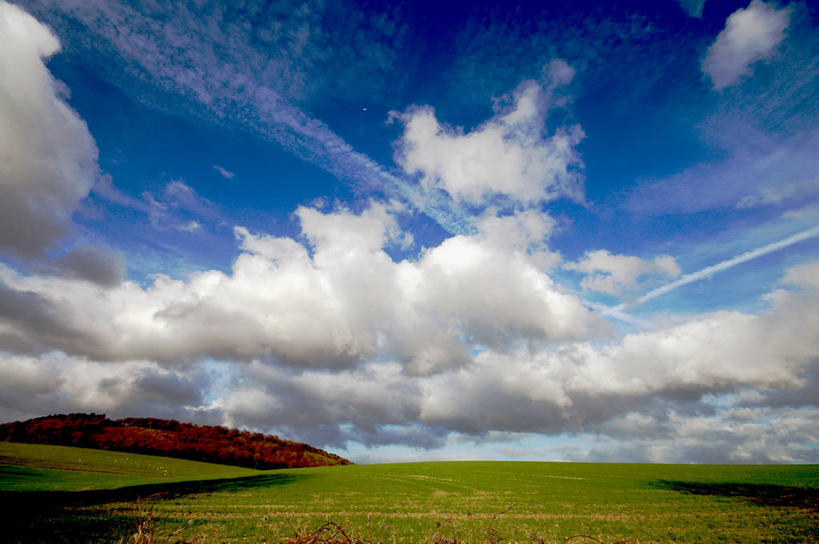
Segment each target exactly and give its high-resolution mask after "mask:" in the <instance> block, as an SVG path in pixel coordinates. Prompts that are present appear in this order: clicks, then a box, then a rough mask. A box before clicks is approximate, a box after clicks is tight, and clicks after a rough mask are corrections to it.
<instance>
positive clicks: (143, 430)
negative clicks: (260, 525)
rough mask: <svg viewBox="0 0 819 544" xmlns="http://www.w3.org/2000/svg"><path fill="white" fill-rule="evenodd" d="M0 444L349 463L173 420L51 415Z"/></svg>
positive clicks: (273, 462)
mask: <svg viewBox="0 0 819 544" xmlns="http://www.w3.org/2000/svg"><path fill="white" fill-rule="evenodd" d="M0 441H7V442H25V443H29V444H51V445H59V446H75V447H82V448H96V449H104V450H112V451H122V452H129V453H144V454H148V455H163V456H167V457H177V458H180V459H190V460H193V461H205V462H208V463H220V464H224V465H235V466H240V467H247V468H256V469H275V468H296V467H315V466H325V465H347V464H350V462H349V461H347V460H346V459H344V458H342V457H339V456H338V455H334V454H332V453H328V452H326V451H324V450H320V449H318V448H314V447H313V446H310V445H308V444H302V443H300V442H291V441H289V440H282V439H280V438H278V437H277V436H273V435H263V434H262V433H251V432H248V431H239V430H236V429H228V428H225V427H219V426H209V425H194V424H192V423H180V422H178V421H174V420H169V419H154V418H126V419H119V420H110V419H108V418H107V417H106V416H105V415H104V414H67V415H62V414H60V415H50V416H45V417H38V418H35V419H29V420H27V421H15V422H13V423H6V424H3V425H0Z"/></svg>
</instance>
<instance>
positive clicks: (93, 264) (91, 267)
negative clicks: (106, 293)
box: [50, 245, 125, 287]
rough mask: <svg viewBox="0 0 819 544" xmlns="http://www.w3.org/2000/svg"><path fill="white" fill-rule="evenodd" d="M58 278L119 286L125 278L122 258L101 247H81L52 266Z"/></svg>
mask: <svg viewBox="0 0 819 544" xmlns="http://www.w3.org/2000/svg"><path fill="white" fill-rule="evenodd" d="M50 269H51V271H52V273H54V274H56V275H58V276H66V277H70V278H77V279H84V280H87V281H90V282H93V283H97V284H99V285H102V286H106V287H113V286H115V285H118V284H119V283H120V282H121V281H122V280H123V278H124V277H125V263H124V262H123V260H122V258H120V257H119V256H118V255H115V254H114V253H112V252H111V251H108V250H106V249H103V248H101V247H96V246H90V245H79V246H77V247H73V248H71V249H70V250H69V251H68V252H67V253H65V254H64V255H62V256H61V257H58V258H57V259H55V260H54V261H53V262H52V263H51V266H50Z"/></svg>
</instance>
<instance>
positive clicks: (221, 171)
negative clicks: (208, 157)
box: [213, 164, 236, 179]
mask: <svg viewBox="0 0 819 544" xmlns="http://www.w3.org/2000/svg"><path fill="white" fill-rule="evenodd" d="M213 169H214V170H216V171H217V172H218V173H219V175H220V176H222V177H223V178H225V179H233V178H234V177H235V176H236V173H235V172H231V171H229V170H226V169H225V168H224V167H223V166H219V165H218V164H214V165H213Z"/></svg>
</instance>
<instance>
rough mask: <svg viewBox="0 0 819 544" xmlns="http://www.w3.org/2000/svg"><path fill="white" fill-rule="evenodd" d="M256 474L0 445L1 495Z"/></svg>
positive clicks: (134, 456) (98, 452)
mask: <svg viewBox="0 0 819 544" xmlns="http://www.w3.org/2000/svg"><path fill="white" fill-rule="evenodd" d="M260 473H261V471H257V470H252V469H246V468H239V467H233V466H227V465H216V464H213V463H199V462H196V461H185V460H181V459H172V458H170V457H155V456H153V455H139V454H131V453H120V452H113V451H104V450H95V449H87V448H71V447H67V446H44V445H40V444H17V443H12V442H0V491H84V490H92V489H112V488H118V487H125V486H130V485H144V484H160V483H170V482H179V481H186V480H209V479H215V478H240V477H244V476H254V475H258V474H260Z"/></svg>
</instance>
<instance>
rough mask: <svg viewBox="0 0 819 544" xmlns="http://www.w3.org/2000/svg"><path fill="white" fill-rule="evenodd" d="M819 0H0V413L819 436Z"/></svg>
mask: <svg viewBox="0 0 819 544" xmlns="http://www.w3.org/2000/svg"><path fill="white" fill-rule="evenodd" d="M818 29H819V15H817V7H816V5H815V4H813V5H812V4H809V3H803V2H798V1H791V2H785V1H782V2H777V1H776V0H772V1H769V2H765V1H761V0H753V1H751V2H750V3H748V2H747V1H744V0H743V1H718V0H654V1H651V2H621V1H606V2H591V1H583V2H531V3H509V2H497V1H482V0H479V1H471V2H466V3H460V2H447V3H443V4H442V3H440V2H436V3H432V2H426V1H406V2H401V1H398V2H394V1H393V2H385V3H380V2H377V1H372V2H370V1H366V2H365V1H361V2H356V1H351V0H326V1H315V2H301V1H299V2H289V1H288V0H282V1H280V2H264V1H260V0H244V1H242V0H239V1H231V2H227V1H225V2H216V1H201V0H180V1H179V2H175V3H174V7H173V8H170V7H168V5H167V3H164V2H156V1H154V0H133V1H125V0H25V1H17V0H13V1H12V2H7V1H5V0H0V420H2V421H14V420H21V419H27V418H30V417H36V416H42V415H47V414H53V413H66V412H96V413H105V414H107V415H108V416H109V417H112V418H117V417H160V418H174V419H178V420H182V421H188V422H194V423H200V424H209V425H227V426H231V427H239V428H244V429H251V430H255V431H262V432H266V433H275V434H278V435H279V436H281V437H284V438H288V439H292V440H299V441H306V442H308V443H310V444H312V445H314V446H318V447H323V448H326V449H328V450H330V451H333V452H335V453H338V454H340V455H342V456H345V457H347V458H349V459H351V460H353V461H355V462H359V463H375V462H395V461H420V460H439V459H495V460H544V461H624V462H663V463H699V462H707V463H817V462H819V417H818V416H819V312H817V308H819V161H817V157H819V108H817V104H819V31H817V30H818Z"/></svg>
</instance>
